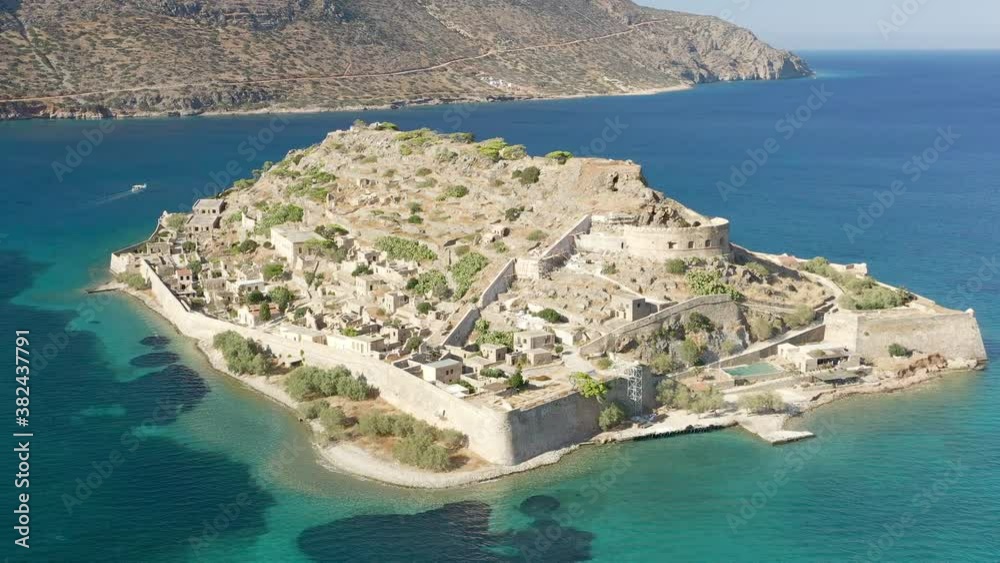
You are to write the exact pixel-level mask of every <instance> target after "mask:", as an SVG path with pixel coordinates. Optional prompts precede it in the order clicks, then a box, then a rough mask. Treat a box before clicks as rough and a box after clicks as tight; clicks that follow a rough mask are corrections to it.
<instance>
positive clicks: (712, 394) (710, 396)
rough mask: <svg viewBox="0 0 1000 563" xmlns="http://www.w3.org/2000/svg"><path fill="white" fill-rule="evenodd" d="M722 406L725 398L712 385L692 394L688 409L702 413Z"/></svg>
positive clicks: (724, 403) (724, 404)
mask: <svg viewBox="0 0 1000 563" xmlns="http://www.w3.org/2000/svg"><path fill="white" fill-rule="evenodd" d="M724 406H726V400H725V399H724V398H723V396H722V392H721V391H719V390H718V389H716V388H715V387H712V388H711V389H709V390H708V391H702V392H698V393H695V394H693V395H692V397H691V404H690V406H688V410H690V411H691V412H693V413H696V414H702V413H706V412H711V411H717V410H719V409H721V408H723V407H724Z"/></svg>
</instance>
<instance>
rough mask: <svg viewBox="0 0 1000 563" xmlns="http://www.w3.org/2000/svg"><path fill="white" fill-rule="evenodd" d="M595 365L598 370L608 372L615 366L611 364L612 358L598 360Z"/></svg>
mask: <svg viewBox="0 0 1000 563" xmlns="http://www.w3.org/2000/svg"><path fill="white" fill-rule="evenodd" d="M594 365H596V366H597V369H600V370H607V369H611V366H612V365H614V364H613V363H612V362H611V359H610V358H598V359H597V361H596V362H594Z"/></svg>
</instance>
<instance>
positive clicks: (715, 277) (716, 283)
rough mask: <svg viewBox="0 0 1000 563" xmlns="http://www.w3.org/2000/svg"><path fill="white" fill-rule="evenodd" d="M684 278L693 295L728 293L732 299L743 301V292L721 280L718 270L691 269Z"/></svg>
mask: <svg viewBox="0 0 1000 563" xmlns="http://www.w3.org/2000/svg"><path fill="white" fill-rule="evenodd" d="M685 279H686V280H687V282H688V286H690V287H691V293H694V294H695V295H728V296H730V297H731V298H733V300H734V301H743V299H744V297H743V294H742V293H740V292H739V291H737V290H736V288H734V287H733V286H731V285H729V284H727V283H725V282H723V281H722V280H721V278H720V276H719V273H718V272H706V271H700V270H699V271H692V272H688V273H687V276H686V277H685Z"/></svg>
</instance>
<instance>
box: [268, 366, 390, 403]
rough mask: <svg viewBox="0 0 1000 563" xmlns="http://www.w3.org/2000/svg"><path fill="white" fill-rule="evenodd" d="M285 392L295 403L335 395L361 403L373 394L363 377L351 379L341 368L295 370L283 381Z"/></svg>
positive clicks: (307, 367)
mask: <svg viewBox="0 0 1000 563" xmlns="http://www.w3.org/2000/svg"><path fill="white" fill-rule="evenodd" d="M285 390H286V391H287V392H288V394H289V395H290V396H291V397H292V398H293V399H295V400H296V401H307V400H313V399H320V398H323V397H333V396H336V395H340V396H342V397H347V398H348V399H350V400H352V401H363V400H365V399H367V398H369V397H371V395H372V394H373V392H374V389H373V388H372V387H371V386H369V385H368V383H367V382H366V381H365V380H364V378H363V377H360V378H355V377H353V376H352V375H351V372H350V370H348V369H347V368H345V367H343V366H339V367H336V368H333V369H329V370H327V369H321V368H316V367H312V366H302V367H300V368H296V369H295V371H293V372H292V373H291V374H289V375H288V379H287V380H285Z"/></svg>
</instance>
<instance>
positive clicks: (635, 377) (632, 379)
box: [621, 363, 646, 413]
mask: <svg viewBox="0 0 1000 563" xmlns="http://www.w3.org/2000/svg"><path fill="white" fill-rule="evenodd" d="M645 371H646V367H645V366H643V365H642V364H639V363H633V364H629V365H627V366H624V367H623V368H622V369H621V377H622V379H624V380H625V382H626V383H627V385H628V400H629V402H630V403H631V407H632V412H633V413H640V412H642V400H643V374H644V373H645Z"/></svg>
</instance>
